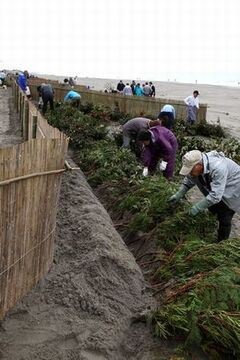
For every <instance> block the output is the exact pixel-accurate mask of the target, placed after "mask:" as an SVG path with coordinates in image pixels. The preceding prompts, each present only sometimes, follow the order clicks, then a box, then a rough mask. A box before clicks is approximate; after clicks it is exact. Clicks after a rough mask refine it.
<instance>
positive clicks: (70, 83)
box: [68, 77, 76, 87]
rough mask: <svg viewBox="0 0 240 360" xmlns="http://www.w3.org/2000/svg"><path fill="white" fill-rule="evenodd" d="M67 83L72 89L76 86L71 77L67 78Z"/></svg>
mask: <svg viewBox="0 0 240 360" xmlns="http://www.w3.org/2000/svg"><path fill="white" fill-rule="evenodd" d="M68 83H69V85H70V86H71V87H74V86H75V85H76V83H75V80H74V79H73V78H72V77H70V78H69V80H68Z"/></svg>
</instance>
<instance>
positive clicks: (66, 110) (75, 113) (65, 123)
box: [48, 104, 107, 149]
mask: <svg viewBox="0 0 240 360" xmlns="http://www.w3.org/2000/svg"><path fill="white" fill-rule="evenodd" d="M48 122H49V123H50V124H51V125H53V126H55V127H58V128H59V129H60V130H61V131H64V132H65V134H66V135H68V136H69V138H70V144H71V146H72V147H73V148H78V149H82V148H87V147H89V145H90V144H92V143H95V141H97V140H100V139H104V138H105V137H106V134H107V131H106V126H105V125H104V124H102V122H101V121H99V119H97V118H94V117H92V116H89V115H84V114H83V113H81V112H80V111H79V110H78V109H76V108H73V107H71V106H70V105H66V104H60V105H59V106H58V107H56V108H55V110H54V111H52V112H50V113H48Z"/></svg>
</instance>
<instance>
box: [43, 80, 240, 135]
mask: <svg viewBox="0 0 240 360" xmlns="http://www.w3.org/2000/svg"><path fill="white" fill-rule="evenodd" d="M42 76H44V77H47V78H49V79H55V80H60V81H63V79H64V78H65V77H64V76H54V75H42ZM137 81H139V82H140V83H144V82H145V81H146V80H141V81H140V80H137ZM123 82H124V83H126V82H129V83H131V80H129V79H123ZM117 83H118V80H116V79H115V80H114V79H98V78H80V77H79V78H78V85H86V86H90V88H91V89H94V90H104V89H105V88H106V87H107V85H109V84H111V85H112V86H113V87H114V88H116V86H117ZM153 83H154V85H155V87H156V97H159V98H164V99H166V102H169V101H167V100H168V99H173V100H183V99H184V98H185V97H187V96H188V95H190V94H192V92H193V90H195V89H197V90H198V91H199V92H200V96H199V102H200V103H204V104H208V110H207V121H209V122H211V123H217V121H219V120H220V124H221V125H222V126H223V127H226V128H227V129H228V131H229V133H230V135H231V136H234V137H238V138H240V87H239V88H238V87H230V86H219V85H207V84H190V83H178V82H161V81H153Z"/></svg>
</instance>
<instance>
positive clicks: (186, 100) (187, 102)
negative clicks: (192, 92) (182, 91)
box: [184, 96, 190, 105]
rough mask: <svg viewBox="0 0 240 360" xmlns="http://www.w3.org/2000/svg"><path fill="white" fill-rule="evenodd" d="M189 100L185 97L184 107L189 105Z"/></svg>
mask: <svg viewBox="0 0 240 360" xmlns="http://www.w3.org/2000/svg"><path fill="white" fill-rule="evenodd" d="M189 98H190V96H188V97H186V99H184V102H185V104H186V105H189Z"/></svg>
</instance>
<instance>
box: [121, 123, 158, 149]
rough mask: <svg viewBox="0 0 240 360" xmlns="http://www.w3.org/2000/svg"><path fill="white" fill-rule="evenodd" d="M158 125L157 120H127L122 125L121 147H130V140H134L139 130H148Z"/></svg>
mask: <svg viewBox="0 0 240 360" xmlns="http://www.w3.org/2000/svg"><path fill="white" fill-rule="evenodd" d="M156 125H160V121H159V120H150V119H148V118H144V117H138V118H133V119H130V120H128V121H127V122H126V123H125V124H124V125H123V127H122V128H123V145H122V146H123V147H125V148H127V147H129V146H130V142H131V140H136V139H137V135H138V133H139V131H140V130H143V129H149V128H150V127H152V126H156Z"/></svg>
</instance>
